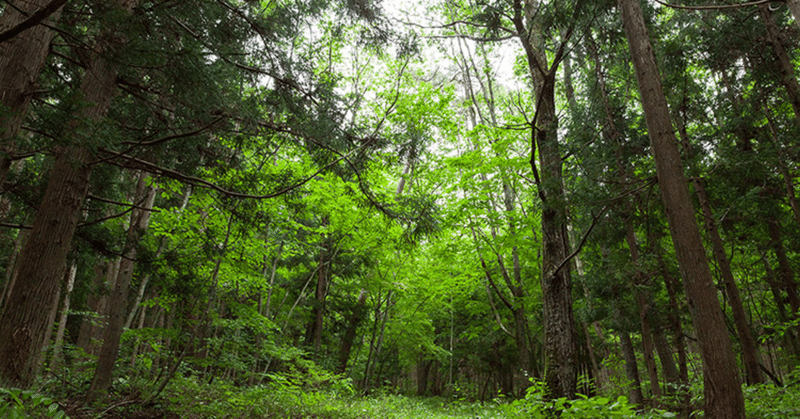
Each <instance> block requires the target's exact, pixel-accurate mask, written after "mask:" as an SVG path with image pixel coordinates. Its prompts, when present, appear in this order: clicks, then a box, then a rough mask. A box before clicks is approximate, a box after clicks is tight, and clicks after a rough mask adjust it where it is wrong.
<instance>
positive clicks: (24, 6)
mask: <svg viewBox="0 0 800 419" xmlns="http://www.w3.org/2000/svg"><path fill="white" fill-rule="evenodd" d="M51 1H52V0H16V1H10V2H8V3H9V4H8V5H6V7H5V10H3V15H2V16H0V32H4V31H6V30H8V29H10V28H12V27H15V26H16V25H18V24H20V23H22V22H23V21H24V20H26V19H27V16H26V15H31V14H32V13H34V12H37V11H39V10H41V9H42V8H43V7H45V6H47V5H48V4H49V3H50V2H51ZM60 10H61V9H60V8H59V9H58V11H57V12H56V13H54V14H53V15H51V16H50V18H49V19H48V20H47V23H48V24H51V25H52V24H53V22H55V21H57V20H58V18H59V15H60V14H61V12H60ZM23 13H24V14H23ZM53 34H54V32H53V31H52V30H51V29H50V28H49V27H48V25H42V24H40V25H36V26H33V27H31V28H29V29H26V30H25V31H23V32H21V33H20V34H18V35H16V36H15V37H13V38H11V39H9V40H6V41H4V42H0V80H2V82H1V83H0V108H2V109H3V112H2V114H1V115H0V193H2V192H3V190H4V186H3V185H4V183H5V180H6V174H7V173H8V169H9V168H10V167H11V162H12V157H13V154H14V152H15V151H16V149H15V145H14V144H15V141H14V137H15V136H16V135H17V134H18V133H19V130H20V127H21V126H22V120H23V119H25V115H26V113H27V109H28V105H29V104H30V101H31V98H32V96H33V95H32V92H33V91H34V90H36V85H37V81H38V79H39V73H40V72H41V70H42V67H44V64H45V60H46V59H47V54H48V52H49V50H50V41H51V40H52V39H53Z"/></svg>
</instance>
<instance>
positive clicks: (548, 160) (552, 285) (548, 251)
mask: <svg viewBox="0 0 800 419" xmlns="http://www.w3.org/2000/svg"><path fill="white" fill-rule="evenodd" d="M534 9H535V5H534V4H533V2H532V1H530V0H526V1H524V6H523V0H515V1H514V17H513V22H514V27H515V29H516V31H517V33H518V35H519V39H520V41H521V42H522V46H523V49H524V50H525V56H526V59H527V63H528V71H529V73H530V76H531V79H532V80H533V89H534V95H533V97H534V100H535V103H536V115H537V119H536V121H533V124H534V128H533V129H532V131H531V155H530V163H531V169H532V171H533V174H534V178H535V180H536V182H537V186H538V194H539V198H540V199H541V201H542V276H541V287H542V305H543V309H544V316H543V318H544V335H545V337H544V359H545V371H544V382H545V386H546V397H547V398H548V399H557V398H560V397H566V398H568V399H571V398H573V397H575V391H576V389H577V384H578V371H577V359H576V352H577V347H578V345H577V333H576V331H575V322H574V319H573V313H572V277H571V272H570V267H571V264H570V263H569V261H568V259H567V257H568V255H569V248H570V244H569V235H568V233H567V207H566V197H565V196H564V189H563V188H564V186H563V181H562V163H563V162H562V160H561V152H560V150H559V144H558V118H557V116H556V107H555V80H556V78H555V76H556V71H557V69H558V59H556V60H555V61H554V62H555V64H554V65H553V66H552V67H550V66H548V61H547V57H546V53H545V51H544V45H543V39H542V36H543V35H542V33H541V28H538V27H537V26H536V24H537V23H538V19H539V17H538V16H536V11H535V10H534ZM525 21H528V22H531V25H532V26H526V25H525ZM537 152H538V156H539V167H541V171H539V169H538V168H537V167H536V154H537Z"/></svg>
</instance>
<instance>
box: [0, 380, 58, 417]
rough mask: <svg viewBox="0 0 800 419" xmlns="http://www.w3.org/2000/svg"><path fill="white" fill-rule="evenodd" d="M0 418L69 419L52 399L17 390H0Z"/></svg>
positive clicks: (28, 391) (35, 393)
mask: <svg viewBox="0 0 800 419" xmlns="http://www.w3.org/2000/svg"><path fill="white" fill-rule="evenodd" d="M0 417H3V418H6V419H22V418H41V419H44V418H50V419H69V418H68V416H67V415H66V414H65V413H64V411H63V410H62V409H61V406H59V404H58V403H57V402H56V401H54V400H53V399H52V398H50V397H48V396H45V395H43V394H39V393H37V392H35V391H30V390H21V389H18V388H0Z"/></svg>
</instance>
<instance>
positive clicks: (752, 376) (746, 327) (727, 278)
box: [693, 178, 764, 385]
mask: <svg viewBox="0 0 800 419" xmlns="http://www.w3.org/2000/svg"><path fill="white" fill-rule="evenodd" d="M693 183H694V190H695V193H697V198H698V200H699V201H700V207H701V208H702V210H703V218H704V219H705V225H706V231H707V232H708V236H709V238H710V239H711V245H712V248H713V252H714V258H715V259H716V261H717V266H718V267H719V273H720V275H722V282H723V284H724V285H725V293H726V294H727V295H728V304H729V305H730V306H731V312H732V313H733V321H734V324H735V325H736V332H737V334H738V335H739V344H740V345H741V349H742V361H744V368H745V380H746V382H747V384H750V385H754V384H761V383H763V382H764V377H763V376H762V375H761V367H760V366H759V361H758V359H759V355H758V347H757V346H756V341H755V339H753V334H752V332H751V331H750V323H749V322H748V320H747V315H746V314H745V312H744V304H743V303H742V297H741V296H740V295H739V287H738V286H737V285H736V280H735V279H734V278H733V270H732V269H731V262H730V260H729V259H728V255H727V254H726V253H725V246H724V244H723V243H722V237H720V235H719V230H718V229H717V223H716V220H715V218H714V212H713V211H711V204H710V203H709V202H708V195H707V194H706V190H705V187H704V186H703V182H702V181H701V180H700V179H699V178H694V179H693Z"/></svg>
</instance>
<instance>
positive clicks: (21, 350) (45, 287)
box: [0, 1, 134, 387]
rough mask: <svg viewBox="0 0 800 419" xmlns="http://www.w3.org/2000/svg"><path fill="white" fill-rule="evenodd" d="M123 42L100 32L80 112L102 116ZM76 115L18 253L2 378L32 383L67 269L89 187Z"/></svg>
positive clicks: (3, 339)
mask: <svg viewBox="0 0 800 419" xmlns="http://www.w3.org/2000/svg"><path fill="white" fill-rule="evenodd" d="M118 5H119V7H121V8H127V10H129V11H130V10H132V9H133V6H134V4H133V2H131V1H121V2H120V3H119V4H118ZM123 46H124V41H123V40H122V39H120V38H118V37H116V36H114V35H113V34H112V33H111V31H108V32H107V33H104V34H101V35H100V38H99V39H98V43H97V49H98V51H101V53H99V54H98V55H96V56H95V57H94V58H93V59H92V61H91V62H90V63H89V65H88V66H87V69H86V73H85V75H84V77H83V82H82V84H81V89H80V91H81V97H82V98H83V100H84V101H85V102H86V103H89V104H90V105H89V106H86V107H84V108H83V109H82V111H81V118H80V119H86V120H90V121H99V120H100V119H102V118H103V117H104V116H105V115H106V112H107V111H108V108H109V106H110V105H111V99H112V97H113V95H114V89H115V88H116V78H117V68H116V67H115V66H116V64H112V63H110V62H108V61H107V55H108V54H109V53H111V52H113V51H116V50H118V49H120V48H121V47H123ZM80 119H75V120H73V121H72V122H70V123H69V124H68V127H67V130H66V137H67V139H68V141H67V143H68V144H69V145H64V146H59V147H57V148H56V153H55V154H56V161H55V163H54V165H53V167H52V169H51V170H50V178H49V181H48V183H47V188H46V189H45V194H44V197H43V198H42V202H41V204H40V205H39V211H38V213H37V215H36V220H35V221H34V223H33V229H32V231H31V236H30V238H29V239H28V242H27V243H26V245H25V247H24V248H23V249H22V252H21V253H20V256H19V260H18V263H19V267H20V268H19V269H20V270H19V279H20V280H19V281H18V284H17V285H16V286H15V289H14V291H13V293H12V295H11V298H10V299H9V304H8V310H5V311H4V312H3V315H2V317H0V376H2V377H1V379H0V384H3V385H7V386H15V387H28V386H30V385H31V383H32V382H33V379H34V378H35V371H36V370H35V368H36V367H37V366H38V363H39V359H40V356H41V352H42V347H43V343H44V334H46V333H47V332H49V331H48V330H46V329H47V326H48V324H49V313H50V312H51V311H52V307H53V305H54V304H57V302H56V301H55V297H56V295H57V294H58V291H59V289H60V286H59V285H60V281H61V279H62V278H64V272H65V270H66V259H67V253H68V252H69V249H70V246H71V244H72V237H73V235H74V233H75V227H76V226H77V224H78V218H79V216H80V214H81V210H82V205H83V202H84V200H85V198H86V193H87V192H88V188H89V175H90V174H91V167H90V166H89V165H88V164H87V163H88V162H89V160H90V156H91V153H90V150H89V148H88V147H86V146H84V145H83V144H81V141H82V138H81V136H82V135H85V134H84V133H82V132H81V131H82V123H81V122H80Z"/></svg>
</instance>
